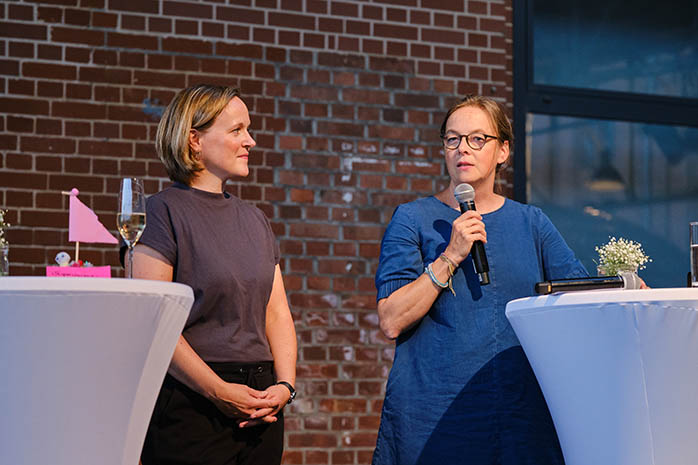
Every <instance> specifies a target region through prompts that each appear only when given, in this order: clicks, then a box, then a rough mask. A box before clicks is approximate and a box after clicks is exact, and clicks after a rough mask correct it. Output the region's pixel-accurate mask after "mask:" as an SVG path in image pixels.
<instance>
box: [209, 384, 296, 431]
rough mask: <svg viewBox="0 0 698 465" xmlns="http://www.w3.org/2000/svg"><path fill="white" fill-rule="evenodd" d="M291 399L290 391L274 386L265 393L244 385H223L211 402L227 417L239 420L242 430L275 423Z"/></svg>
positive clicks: (280, 386)
mask: <svg viewBox="0 0 698 465" xmlns="http://www.w3.org/2000/svg"><path fill="white" fill-rule="evenodd" d="M289 398H290V392H289V390H288V389H287V388H286V387H285V386H283V385H278V384H273V385H271V386H269V387H268V388H266V389H265V390H264V391H258V390H256V389H252V388H251V387H249V386H245V385H244V384H235V383H223V384H222V385H221V387H220V389H219V390H217V392H216V393H215V394H214V396H212V398H211V401H212V402H213V403H214V404H215V405H216V407H218V409H219V410H220V411H221V412H223V413H224V414H225V415H227V416H229V417H232V418H235V419H237V423H238V426H239V427H240V428H248V427H251V426H256V425H260V424H263V423H274V422H275V421H276V420H277V416H276V415H277V414H278V413H279V411H280V410H281V409H282V408H283V407H284V406H285V405H286V403H287V402H288V399H289Z"/></svg>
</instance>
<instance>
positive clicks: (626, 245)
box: [595, 237, 652, 276]
mask: <svg viewBox="0 0 698 465" xmlns="http://www.w3.org/2000/svg"><path fill="white" fill-rule="evenodd" d="M595 250H596V252H597V253H598V254H599V261H598V263H597V265H598V267H599V272H600V273H602V274H605V275H607V276H614V275H617V274H618V272H619V271H635V272H637V271H639V270H644V269H645V263H649V262H651V261H652V259H651V258H649V257H648V256H647V255H645V252H644V251H643V250H642V244H640V243H639V242H635V241H630V240H627V239H623V238H622V237H621V238H620V239H616V238H615V237H610V238H609V241H608V242H607V243H606V244H604V245H602V246H601V247H599V246H597V247H596V248H595Z"/></svg>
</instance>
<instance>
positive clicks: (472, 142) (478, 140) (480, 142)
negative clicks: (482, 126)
mask: <svg viewBox="0 0 698 465" xmlns="http://www.w3.org/2000/svg"><path fill="white" fill-rule="evenodd" d="M464 137H465V142H467V143H468V146H469V147H470V148H471V149H473V150H482V148H483V147H484V146H485V144H486V143H487V141H489V140H490V139H499V137H497V136H490V135H487V134H482V133H480V132H473V133H472V134H447V135H445V136H441V140H443V142H444V147H446V148H447V149H451V150H454V149H457V148H458V147H460V143H461V140H462V139H463V138H464Z"/></svg>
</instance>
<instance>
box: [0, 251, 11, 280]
mask: <svg viewBox="0 0 698 465" xmlns="http://www.w3.org/2000/svg"><path fill="white" fill-rule="evenodd" d="M9 255H10V246H9V245H4V246H2V247H0V276H9V275H10V258H9Z"/></svg>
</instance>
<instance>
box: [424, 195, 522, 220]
mask: <svg viewBox="0 0 698 465" xmlns="http://www.w3.org/2000/svg"><path fill="white" fill-rule="evenodd" d="M429 198H431V199H434V200H436V201H437V202H438V203H439V204H440V205H443V206H444V207H446V208H448V209H449V210H451V211H452V212H454V213H456V214H457V215H460V212H459V210H456V209H455V208H453V207H452V206H450V205H449V204H447V203H445V202H442V201H441V200H440V199H439V198H438V197H437V196H436V195H431V196H429ZM509 202H510V200H509V198H508V197H504V203H503V204H502V206H500V207H499V208H497V209H495V210H492V211H491V212H488V213H482V216H483V217H486V216H490V215H493V214H495V213H498V212H500V211H502V210H503V209H504V207H505V206H506V205H507V204H508V203H509Z"/></svg>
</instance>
